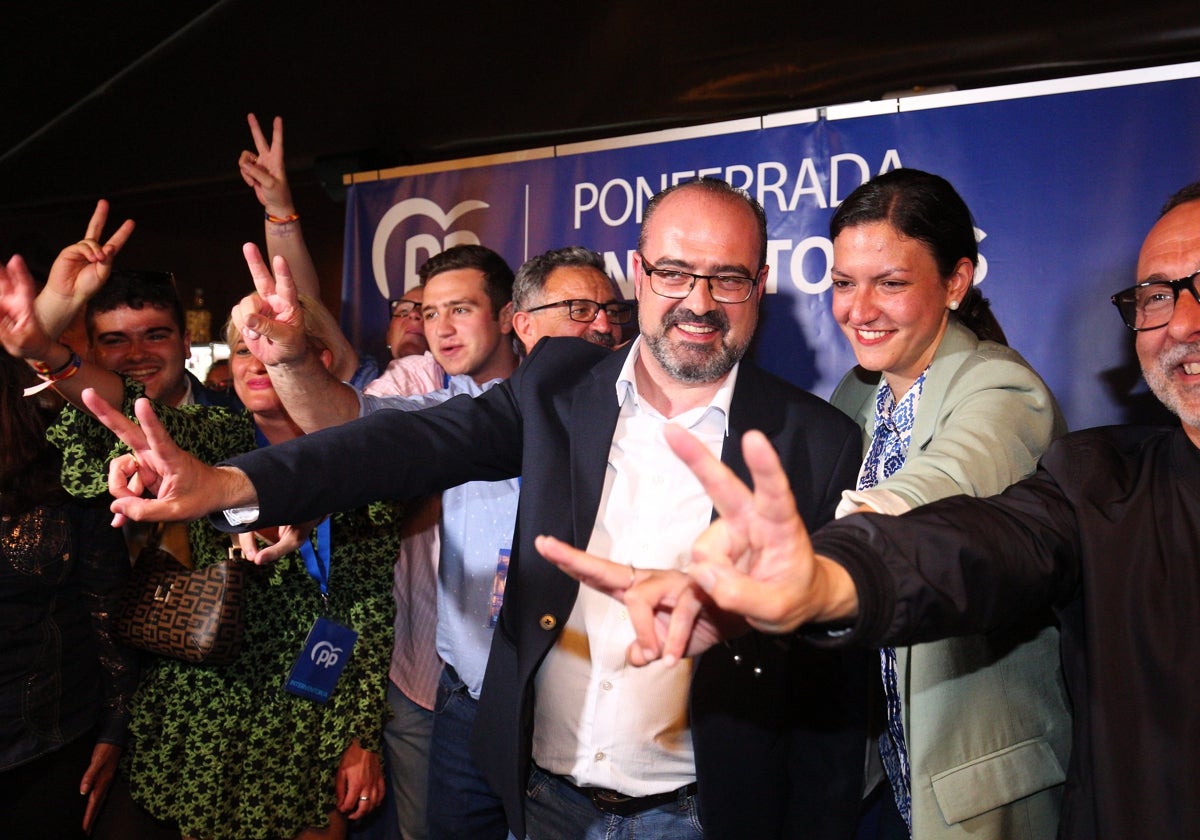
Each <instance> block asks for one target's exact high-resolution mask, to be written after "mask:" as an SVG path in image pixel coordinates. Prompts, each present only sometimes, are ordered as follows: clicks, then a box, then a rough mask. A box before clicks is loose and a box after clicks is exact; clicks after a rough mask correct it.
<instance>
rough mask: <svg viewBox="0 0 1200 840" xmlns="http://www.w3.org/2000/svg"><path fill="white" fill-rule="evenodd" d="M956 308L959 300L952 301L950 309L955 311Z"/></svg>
mask: <svg viewBox="0 0 1200 840" xmlns="http://www.w3.org/2000/svg"><path fill="white" fill-rule="evenodd" d="M956 309H958V301H956V300H952V301H950V311H951V312H953V311H954V310H956Z"/></svg>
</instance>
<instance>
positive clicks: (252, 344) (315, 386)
mask: <svg viewBox="0 0 1200 840" xmlns="http://www.w3.org/2000/svg"><path fill="white" fill-rule="evenodd" d="M242 252H243V254H244V255H245V257H246V265H247V266H249V268H250V275H251V277H253V278H254V288H255V289H256V292H255V293H254V294H252V295H249V296H247V297H245V298H243V299H242V301H241V302H240V303H239V304H238V305H237V306H236V307H234V311H233V322H234V324H235V325H236V326H237V327H239V328H240V329H241V330H242V335H243V336H244V337H245V339H246V346H247V347H249V348H250V352H251V353H253V354H254V355H255V357H256V358H258V359H261V360H262V362H263V363H264V364H265V365H266V366H267V371H268V373H269V374H270V377H271V384H272V385H274V386H275V392H276V393H277V394H278V395H279V398H280V399H281V400H282V401H283V405H284V408H286V409H287V412H288V414H289V415H290V416H291V418H292V419H293V420H294V421H296V423H297V424H298V425H299V426H300V428H302V429H303V430H304V431H305V432H314V431H317V430H318V429H324V428H326V427H328V426H336V425H339V424H341V423H345V422H346V421H348V420H353V419H354V418H356V417H358V414H359V404H358V394H357V393H356V392H355V390H354V389H353V388H351V387H350V386H349V385H347V384H345V383H344V382H342V381H340V380H339V379H338V378H337V377H336V376H334V375H333V374H331V373H330V371H329V370H327V369H326V367H325V364H324V363H323V362H322V360H321V358H320V357H319V356H318V355H317V353H315V352H313V350H312V348H311V347H310V346H309V342H308V339H307V337H306V335H305V330H304V310H303V309H302V308H301V306H300V301H299V297H298V292H297V289H296V285H295V281H294V279H293V277H292V274H291V270H290V266H289V265H288V262H287V260H285V259H284V258H283V257H275V260H274V265H275V274H274V275H272V274H271V271H270V269H268V268H267V266H266V264H265V263H264V262H263V260H262V255H261V254H260V253H259V251H258V248H256V247H255V246H254V245H252V244H249V243H248V244H246V245H245V246H244V247H243V248H242Z"/></svg>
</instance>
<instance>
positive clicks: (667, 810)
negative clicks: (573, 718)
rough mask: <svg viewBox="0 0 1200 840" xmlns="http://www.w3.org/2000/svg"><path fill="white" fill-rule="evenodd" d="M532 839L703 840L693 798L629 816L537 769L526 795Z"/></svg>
mask: <svg viewBox="0 0 1200 840" xmlns="http://www.w3.org/2000/svg"><path fill="white" fill-rule="evenodd" d="M525 829H526V832H527V833H528V834H529V840H640V838H648V837H653V838H655V840H703V837H704V831H703V829H701V827H700V814H699V811H698V809H697V807H696V797H695V796H685V797H682V798H681V800H680V801H678V802H671V803H668V804H666V805H660V806H658V807H657V808H651V809H650V810H648V811H642V812H641V813H640V814H634V815H633V816H630V817H619V816H617V815H616V814H607V813H605V812H603V811H601V810H599V809H597V808H596V806H595V805H593V804H592V800H591V799H589V798H588V797H587V796H585V795H584V794H582V793H580V792H579V791H577V790H575V788H573V787H571V786H570V785H568V784H565V783H563V781H562V780H561V779H558V778H556V777H554V776H551V775H549V774H547V773H545V772H543V771H542V770H540V769H538V768H537V767H534V768H533V770H532V771H531V772H530V774H529V787H528V788H527V789H526V792H525Z"/></svg>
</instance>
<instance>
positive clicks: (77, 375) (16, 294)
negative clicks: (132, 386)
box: [0, 246, 125, 409]
mask: <svg viewBox="0 0 1200 840" xmlns="http://www.w3.org/2000/svg"><path fill="white" fill-rule="evenodd" d="M71 247H72V248H75V247H77V246H71ZM68 250H70V249H68ZM64 253H66V252H64ZM60 259H61V257H60ZM0 344H3V346H4V349H5V350H6V351H8V353H9V355H11V356H13V357H15V358H18V359H24V360H25V361H26V362H28V363H29V366H30V367H32V368H33V369H34V370H35V371H37V373H38V376H40V377H41V378H42V379H43V381H44V382H46V383H47V385H53V386H54V389H55V390H56V391H58V392H59V393H60V394H62V395H63V397H65V398H66V399H68V400H70V401H71V402H72V403H73V404H75V405H77V406H79V407H80V408H85V409H86V406H84V404H83V402H82V401H81V400H80V394H81V393H82V392H83V389H84V388H92V389H95V391H96V392H97V393H98V394H99V396H100V397H102V398H103V399H104V400H105V401H107V402H108V403H110V404H111V405H116V406H119V405H120V404H121V401H122V399H124V395H125V385H124V382H122V380H121V377H120V376H118V375H117V374H115V373H113V372H111V371H108V370H105V369H104V368H102V367H100V366H99V365H95V364H93V363H91V362H89V361H87V360H86V359H82V358H80V357H79V355H78V354H76V353H75V351H74V350H72V349H71V348H70V347H67V346H66V345H65V344H62V343H60V342H59V341H57V340H56V339H55V338H52V337H51V336H50V334H49V333H48V332H47V331H46V330H45V329H44V328H43V327H42V324H41V322H40V321H39V319H38V317H37V315H36V313H35V307H34V298H33V277H32V276H31V275H30V273H29V269H28V268H27V267H26V266H25V261H24V260H23V259H21V257H19V256H14V257H13V258H12V259H10V260H9V261H8V265H7V266H3V267H0Z"/></svg>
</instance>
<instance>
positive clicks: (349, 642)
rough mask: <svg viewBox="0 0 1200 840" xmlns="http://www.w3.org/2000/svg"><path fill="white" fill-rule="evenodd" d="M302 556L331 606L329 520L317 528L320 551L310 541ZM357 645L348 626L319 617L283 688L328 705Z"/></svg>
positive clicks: (303, 547) (303, 548) (354, 634)
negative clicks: (329, 600)
mask: <svg viewBox="0 0 1200 840" xmlns="http://www.w3.org/2000/svg"><path fill="white" fill-rule="evenodd" d="M300 554H301V555H302V556H303V557H304V565H305V566H306V567H307V568H308V573H309V574H310V575H312V576H313V579H314V580H316V582H317V584H318V585H319V586H320V587H321V600H322V602H323V603H325V604H328V594H329V555H330V545H329V520H328V519H326V520H325V521H324V522H322V523H321V524H320V525H319V526H318V527H317V548H316V551H313V547H312V542H311V540H306V541H305V542H304V543H303V544H301V546H300ZM356 641H358V633H357V632H356V631H354V630H352V629H350V628H349V627H346V626H345V625H342V624H338V623H337V622H336V621H331V620H329V619H328V618H326V617H325V616H318V617H317V620H316V621H315V622H313V626H312V629H311V630H309V631H308V638H307V639H305V640H304V650H302V651H301V652H300V656H299V657H298V658H297V659H296V664H295V665H293V666H292V672H291V673H290V674H288V680H287V684H286V685H285V686H284V688H285V689H286V690H287V691H289V692H291V693H292V694H296V695H299V696H300V697H307V698H309V699H310V700H316V701H317V702H318V703H325V702H328V700H329V698H330V697H331V696H333V690H334V688H335V687H337V682H338V678H339V677H341V675H342V669H343V668H345V667H346V663H347V662H348V661H349V660H350V653H351V651H353V650H354V643H355V642H356Z"/></svg>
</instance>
